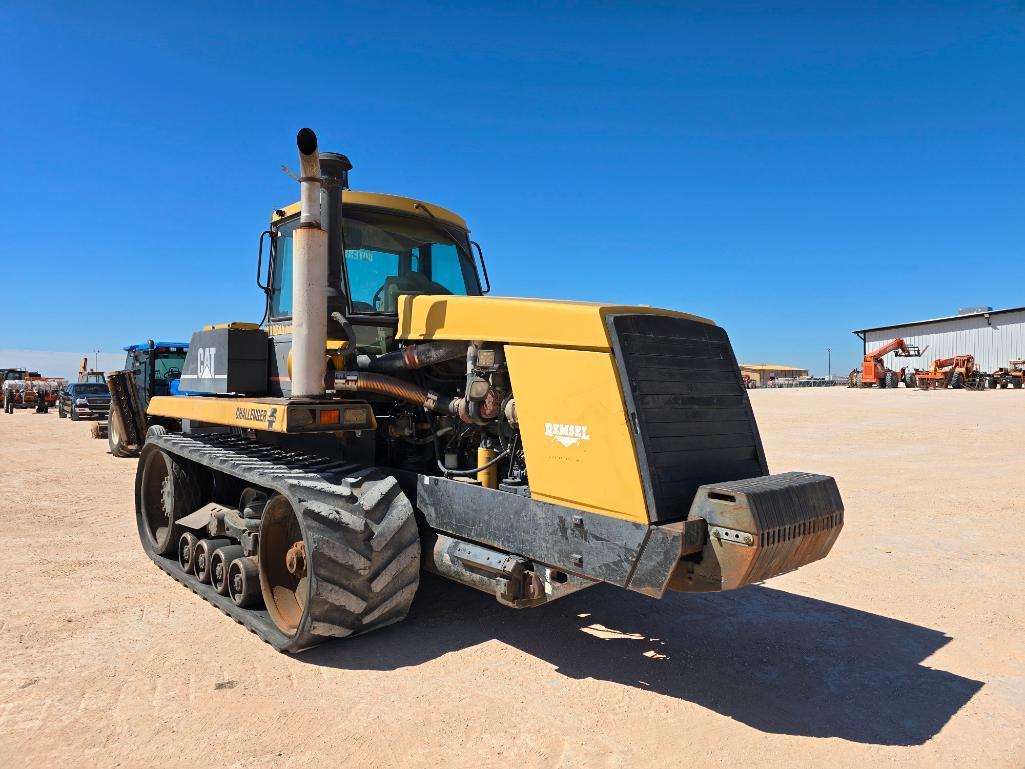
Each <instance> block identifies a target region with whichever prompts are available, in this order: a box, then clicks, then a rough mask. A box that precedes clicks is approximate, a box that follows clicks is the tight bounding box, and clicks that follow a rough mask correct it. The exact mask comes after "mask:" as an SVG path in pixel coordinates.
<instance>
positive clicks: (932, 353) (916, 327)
mask: <svg viewBox="0 0 1025 769" xmlns="http://www.w3.org/2000/svg"><path fill="white" fill-rule="evenodd" d="M854 333H855V334H857V335H858V336H859V337H861V340H862V341H863V342H864V345H865V352H866V353H869V352H872V350H877V349H879V348H880V347H882V346H883V345H884V344H886V343H887V342H889V341H891V340H893V339H897V338H898V337H900V338H903V339H904V341H905V342H907V343H908V344H909V345H918V346H919V347H920V348H922V357H921V358H910V359H909V358H901V359H895V358H894V356H893V355H892V354H891V355H887V356H886V359H885V360H886V366H887V367H888V368H892V369H899V368H900V367H901V366H905V365H911V366H914V367H915V368H928V367H929V366H930V365H931V364H932V362H933V361H934V360H936V359H937V358H949V357H951V356H954V355H974V356H975V365H976V367H978V368H980V369H982V370H983V371H993V370H995V369H998V368H1001V367H1004V366H1007V363H1008V361H1010V360H1013V359H1015V358H1025V307H1012V308H1010V309H1006V310H993V309H989V308H972V309H969V310H962V311H961V312H960V313H959V314H957V315H952V316H950V317H946V318H935V319H934V320H919V321H913V322H911V323H899V324H895V325H893V326H878V327H876V328H863V329H860V330H857V331H855V332H854ZM927 346H928V349H926V347H927Z"/></svg>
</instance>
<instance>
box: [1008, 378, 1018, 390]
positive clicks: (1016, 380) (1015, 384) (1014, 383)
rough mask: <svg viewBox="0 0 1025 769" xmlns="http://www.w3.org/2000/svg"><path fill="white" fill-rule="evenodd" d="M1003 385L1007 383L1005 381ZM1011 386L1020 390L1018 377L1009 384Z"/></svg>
mask: <svg viewBox="0 0 1025 769" xmlns="http://www.w3.org/2000/svg"><path fill="white" fill-rule="evenodd" d="M1004 387H1007V383H1006V382H1005V383H1004ZM1011 387H1013V388H1014V389H1015V390H1020V389H1021V380H1020V379H1015V380H1014V382H1013V383H1012V384H1011Z"/></svg>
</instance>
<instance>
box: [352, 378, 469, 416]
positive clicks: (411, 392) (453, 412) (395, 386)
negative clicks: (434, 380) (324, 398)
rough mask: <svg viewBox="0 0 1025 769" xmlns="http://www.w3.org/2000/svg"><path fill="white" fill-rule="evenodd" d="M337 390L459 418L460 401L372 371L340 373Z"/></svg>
mask: <svg viewBox="0 0 1025 769" xmlns="http://www.w3.org/2000/svg"><path fill="white" fill-rule="evenodd" d="M335 389H336V390H340V391H348V392H365V393H375V394H377V395H387V396H388V397H390V398H398V399H399V400H404V401H408V402H409V403H415V404H416V405H417V406H422V407H423V408H425V409H430V410H431V411H434V412H436V413H438V414H445V415H446V416H459V400H460V399H457V398H449V397H447V396H445V395H439V394H438V393H436V392H434V391H432V390H428V389H427V388H425V387H421V386H420V385H417V384H413V383H412V382H406V381H404V380H402V379H398V378H396V377H391V376H387V375H385V374H375V373H373V372H370V371H339V372H338V373H336V374H335Z"/></svg>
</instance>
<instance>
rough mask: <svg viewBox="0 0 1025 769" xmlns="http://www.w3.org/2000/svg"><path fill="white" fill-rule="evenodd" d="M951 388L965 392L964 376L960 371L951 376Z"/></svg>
mask: <svg viewBox="0 0 1025 769" xmlns="http://www.w3.org/2000/svg"><path fill="white" fill-rule="evenodd" d="M950 388H951V389H952V390H963V389H964V374H962V373H961V372H960V371H955V372H954V373H953V374H951V375H950Z"/></svg>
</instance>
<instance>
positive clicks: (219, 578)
mask: <svg viewBox="0 0 1025 769" xmlns="http://www.w3.org/2000/svg"><path fill="white" fill-rule="evenodd" d="M245 554H246V552H245V550H243V549H242V546H241V545H229V546H227V547H221V548H218V549H217V550H214V554H213V555H212V556H210V584H211V585H213V586H214V590H216V591H217V592H218V593H220V594H221V595H227V594H228V569H229V568H230V567H231V564H232V562H233V561H236V560H238V559H239V558H242V557H243V556H244V555H245Z"/></svg>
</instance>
